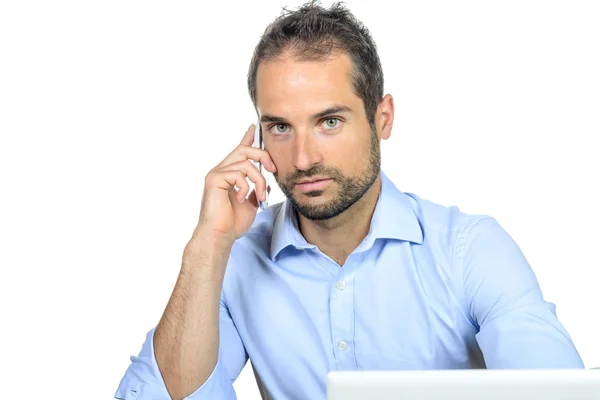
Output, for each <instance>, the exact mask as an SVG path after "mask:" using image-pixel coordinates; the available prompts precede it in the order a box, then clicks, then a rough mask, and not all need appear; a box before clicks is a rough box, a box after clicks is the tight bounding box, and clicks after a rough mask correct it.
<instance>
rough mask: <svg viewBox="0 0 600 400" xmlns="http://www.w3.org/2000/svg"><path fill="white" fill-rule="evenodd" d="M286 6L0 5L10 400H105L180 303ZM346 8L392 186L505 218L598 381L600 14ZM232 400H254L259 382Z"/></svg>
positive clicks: (593, 6)
mask: <svg viewBox="0 0 600 400" xmlns="http://www.w3.org/2000/svg"><path fill="white" fill-rule="evenodd" d="M280 1H281V0H280ZM285 4H287V5H289V6H292V7H295V6H296V5H298V4H299V3H296V2H290V3H283V2H281V3H280V2H273V1H260V2H248V1H236V2H233V1H224V2H217V1H215V2H212V3H206V2H191V1H186V2H184V1H181V2H168V3H167V2H154V1H124V0H119V1H113V0H111V1H102V2H100V1H96V2H91V1H52V2H50V1H37V2H34V1H5V2H2V3H1V5H0V133H1V141H0V183H1V186H0V191H1V195H0V204H1V207H0V267H1V271H2V274H1V277H0V307H2V309H1V318H2V320H1V321H2V322H1V324H2V325H1V327H0V335H1V340H0V344H1V346H2V355H1V357H0V358H1V360H2V367H1V369H2V375H1V378H0V379H1V381H2V392H1V393H2V394H1V397H2V398H22V399H33V398H48V397H56V396H58V395H61V397H62V398H68V399H82V398H85V399H101V398H103V399H107V398H111V397H112V395H113V393H114V391H115V390H116V387H117V385H118V383H119V380H120V379H121V377H122V375H123V373H124V372H125V369H126V368H127V366H128V365H129V356H130V355H131V354H137V353H138V351H139V350H140V348H141V345H142V342H143V340H144V338H145V334H146V332H147V331H148V330H149V329H150V328H151V327H152V326H154V325H155V324H156V323H157V322H158V319H159V318H160V316H161V314H162V312H163V310H164V307H165V305H166V303H167V300H168V298H169V296H170V294H171V290H172V288H173V285H174V284H175V279H176V276H177V273H178V270H179V267H180V261H181V254H182V251H183V248H184V246H185V244H186V243H187V241H188V239H189V237H190V235H191V233H192V231H193V229H194V227H195V224H196V221H197V218H198V213H199V206H200V200H201V194H202V189H203V182H204V176H205V174H206V173H207V172H208V170H209V169H210V168H212V167H213V166H214V165H215V164H217V163H218V162H219V161H220V160H221V159H222V158H223V157H225V156H226V155H227V154H228V153H229V152H230V151H231V150H232V149H233V148H234V147H235V146H236V145H237V144H238V142H239V141H240V139H241V137H242V135H243V133H244V131H245V130H246V128H247V127H248V125H249V124H250V123H253V122H254V121H255V114H254V109H253V108H252V104H251V102H250V99H249V96H248V94H247V89H246V72H247V68H248V64H249V61H250V57H251V54H252V51H253V48H254V46H255V44H256V42H257V40H258V38H259V36H260V34H261V33H262V31H263V30H264V28H265V26H266V25H267V23H268V22H269V21H271V20H272V19H273V18H274V17H275V16H277V15H278V14H279V12H280V6H281V5H285ZM324 4H325V5H327V6H328V5H329V4H330V2H325V3H324ZM347 4H348V6H349V7H350V9H351V10H352V11H353V12H354V13H355V15H356V16H357V17H358V18H359V19H361V20H362V21H364V22H365V24H366V25H367V26H368V27H369V28H370V30H371V32H372V34H373V37H374V39H375V41H376V42H377V44H378V48H379V51H380V57H381V60H382V63H383V67H384V72H385V79H386V80H385V91H386V93H391V94H392V95H393V96H394V98H395V104H396V119H395V124H394V129H393V133H392V137H391V139H390V140H388V141H387V142H383V150H382V151H383V168H384V170H385V171H386V172H387V174H388V175H389V176H390V177H391V178H392V179H393V181H394V182H395V183H396V185H397V186H398V187H399V188H400V189H401V190H403V191H407V192H413V193H416V194H418V195H419V196H421V197H423V198H426V199H429V200H433V201H435V202H438V203H441V204H444V205H458V206H459V207H460V208H461V209H462V210H463V211H466V212H473V213H485V214H489V215H492V216H494V217H496V218H497V219H498V221H499V222H500V223H501V224H502V225H503V227H504V228H505V229H506V230H507V231H508V232H509V233H510V234H511V235H512V236H513V238H514V239H515V240H516V241H517V243H518V244H519V245H520V246H521V248H522V249H523V251H524V253H525V255H526V257H527V258H528V260H529V262H530V263H531V265H532V266H533V268H534V270H535V272H536V274H537V277H538V279H539V281H540V284H541V286H542V289H543V292H544V295H545V297H546V299H547V300H548V301H551V302H553V303H555V304H557V307H558V308H557V312H558V316H559V319H560V320H561V321H562V323H563V324H564V325H565V326H566V328H567V330H568V331H569V333H570V334H571V336H572V337H573V340H574V341H575V344H576V346H577V348H578V350H579V351H580V353H581V355H582V357H583V359H584V362H585V364H586V366H587V367H593V366H600V339H599V337H600V323H599V321H600V310H599V306H600V295H599V294H598V293H597V288H598V285H599V284H600V273H599V272H598V270H599V267H600V265H599V264H600V263H599V261H598V250H597V249H598V239H599V238H600V234H599V225H600V211H599V210H600V207H599V204H600V193H599V191H598V189H599V184H598V182H599V179H598V171H600V158H599V157H598V150H599V146H598V144H597V143H598V136H599V135H600V117H599V113H600V78H599V76H600V73H599V71H600V51H599V49H600V24H598V21H600V6H599V4H600V3H598V2H596V1H588V2H586V1H566V0H565V1H522V0H520V1H502V2H482V1H457V0H456V1H452V2H446V1H419V2H391V1H390V2H387V1H376V0H370V1H368V2H367V1H348V2H347ZM280 200H282V195H281V193H280V192H277V191H276V192H274V194H273V195H272V201H274V202H275V201H280ZM235 387H236V389H237V392H238V397H239V399H242V400H244V399H245V400H250V399H258V398H259V396H258V391H257V389H256V388H255V383H254V377H253V375H252V373H251V370H250V369H249V368H246V369H245V370H244V372H243V373H242V375H241V377H240V378H239V380H238V381H237V382H236V383H235Z"/></svg>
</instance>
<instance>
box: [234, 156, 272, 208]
mask: <svg viewBox="0 0 600 400" xmlns="http://www.w3.org/2000/svg"><path fill="white" fill-rule="evenodd" d="M223 170H225V171H229V170H237V171H242V172H243V173H244V174H245V175H246V176H247V177H248V179H249V180H250V181H251V182H252V183H254V187H255V188H256V193H257V196H256V197H257V198H259V199H260V200H262V201H265V200H266V197H267V196H266V193H265V191H266V190H267V181H266V180H265V177H264V176H263V175H262V174H261V173H260V171H259V170H258V169H257V168H256V167H255V166H254V164H252V162H251V161H250V160H245V161H238V162H237V163H234V164H231V165H228V166H226V167H223Z"/></svg>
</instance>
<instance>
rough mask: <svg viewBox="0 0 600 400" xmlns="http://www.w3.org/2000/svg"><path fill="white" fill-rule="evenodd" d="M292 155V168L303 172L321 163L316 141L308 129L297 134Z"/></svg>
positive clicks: (321, 159)
mask: <svg viewBox="0 0 600 400" xmlns="http://www.w3.org/2000/svg"><path fill="white" fill-rule="evenodd" d="M292 154H293V156H292V157H293V159H292V163H293V164H294V167H296V168H297V169H300V170H303V171H306V170H308V169H310V168H311V167H313V166H314V165H316V164H319V163H321V162H322V161H323V158H322V157H321V153H320V151H319V146H318V143H317V139H316V138H315V136H314V134H313V133H312V132H310V130H308V129H305V130H302V131H301V132H297V134H296V137H295V138H294V149H293V153H292Z"/></svg>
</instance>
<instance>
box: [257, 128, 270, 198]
mask: <svg viewBox="0 0 600 400" xmlns="http://www.w3.org/2000/svg"><path fill="white" fill-rule="evenodd" d="M254 146H256V147H258V148H259V149H263V150H264V149H265V144H264V142H263V137H262V128H261V125H260V120H259V121H258V123H257V124H256V129H254ZM253 162H254V165H255V166H256V168H258V170H259V171H260V173H261V175H262V176H263V177H264V178H265V181H266V182H267V186H266V188H268V187H269V171H267V170H266V169H265V168H264V167H263V165H262V163H260V162H258V161H253ZM256 197H257V199H258V193H257V194H256ZM258 207H259V208H260V209H261V210H266V209H267V207H269V191H268V190H265V201H260V200H258Z"/></svg>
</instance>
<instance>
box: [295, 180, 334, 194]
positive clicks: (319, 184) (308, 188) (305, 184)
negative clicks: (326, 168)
mask: <svg viewBox="0 0 600 400" xmlns="http://www.w3.org/2000/svg"><path fill="white" fill-rule="evenodd" d="M331 181H332V179H331V178H316V179H315V178H311V179H303V180H301V181H300V182H298V183H296V187H297V188H298V189H299V190H300V191H301V192H312V191H314V190H323V189H325V187H326V186H327V185H329V184H330V183H331Z"/></svg>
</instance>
